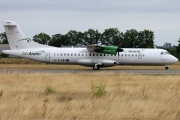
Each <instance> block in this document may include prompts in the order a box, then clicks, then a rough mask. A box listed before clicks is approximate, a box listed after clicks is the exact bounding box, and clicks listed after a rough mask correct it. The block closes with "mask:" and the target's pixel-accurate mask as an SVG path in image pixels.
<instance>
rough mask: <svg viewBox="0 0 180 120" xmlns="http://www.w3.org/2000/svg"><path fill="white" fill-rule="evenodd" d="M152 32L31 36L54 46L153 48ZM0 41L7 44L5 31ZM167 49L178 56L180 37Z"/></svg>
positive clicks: (76, 32) (39, 41)
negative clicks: (175, 43)
mask: <svg viewBox="0 0 180 120" xmlns="http://www.w3.org/2000/svg"><path fill="white" fill-rule="evenodd" d="M154 38H155V36H154V32H153V31H150V30H143V31H137V30H136V29H130V30H126V31H125V32H120V31H119V30H118V28H109V29H105V30H104V32H102V33H100V32H99V31H98V30H93V29H88V30H87V31H85V32H79V31H76V30H70V31H69V32H68V33H66V34H64V35H63V34H60V33H58V34H54V35H52V36H49V35H48V34H46V33H39V34H37V35H34V37H33V38H32V39H33V40H34V41H35V42H38V43H40V44H46V45H50V46H55V47H62V46H76V45H77V44H81V45H84V46H86V45H89V44H99V43H100V44H102V45H112V46H121V47H122V48H153V47H154ZM0 43H1V44H7V43H8V41H7V37H6V34H5V33H1V34H0ZM168 51H169V52H170V53H171V54H173V55H175V56H176V57H178V58H180V54H179V52H180V39H179V44H178V46H177V47H176V48H174V49H168Z"/></svg>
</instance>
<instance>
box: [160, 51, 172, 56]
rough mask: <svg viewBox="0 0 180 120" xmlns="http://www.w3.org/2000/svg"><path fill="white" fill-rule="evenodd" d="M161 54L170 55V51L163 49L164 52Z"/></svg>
mask: <svg viewBox="0 0 180 120" xmlns="http://www.w3.org/2000/svg"><path fill="white" fill-rule="evenodd" d="M160 54H161V55H169V54H170V53H169V52H167V51H163V52H161V53H160Z"/></svg>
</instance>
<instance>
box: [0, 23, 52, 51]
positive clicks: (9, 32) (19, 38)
mask: <svg viewBox="0 0 180 120" xmlns="http://www.w3.org/2000/svg"><path fill="white" fill-rule="evenodd" d="M3 25H4V29H5V32H6V36H7V38H8V42H9V46H10V49H11V50H14V49H29V48H47V47H51V46H47V45H42V44H39V43H37V42H34V41H32V40H31V39H30V38H27V37H26V35H25V34H24V33H23V32H22V31H21V29H20V27H19V26H18V24H17V23H16V22H14V21H5V22H3Z"/></svg>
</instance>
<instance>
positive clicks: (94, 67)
mask: <svg viewBox="0 0 180 120" xmlns="http://www.w3.org/2000/svg"><path fill="white" fill-rule="evenodd" d="M100 66H101V65H99V64H95V65H94V66H93V70H99V68H100Z"/></svg>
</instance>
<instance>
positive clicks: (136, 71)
mask: <svg viewBox="0 0 180 120" xmlns="http://www.w3.org/2000/svg"><path fill="white" fill-rule="evenodd" d="M99 72H107V73H117V74H124V73H129V74H152V75H153V74H154V75H158V74H171V75H174V74H180V70H177V69H175V70H173V69H169V70H165V69H162V70H157V69H133V70H130V69H127V70H126V69H123V70H117V69H116V70H113V69H100V70H91V69H73V70H69V69H63V70H62V69H0V73H90V74H91V73H99Z"/></svg>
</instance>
